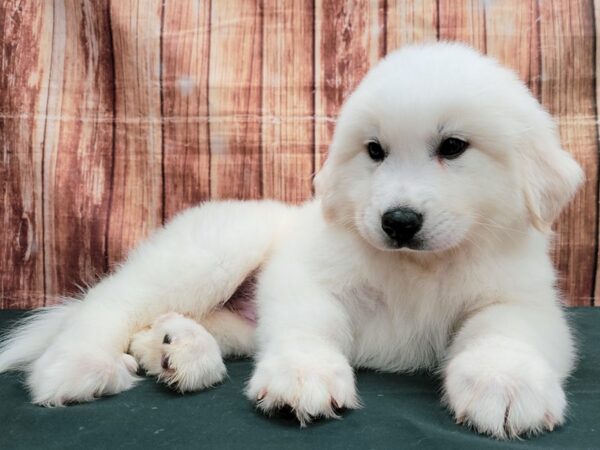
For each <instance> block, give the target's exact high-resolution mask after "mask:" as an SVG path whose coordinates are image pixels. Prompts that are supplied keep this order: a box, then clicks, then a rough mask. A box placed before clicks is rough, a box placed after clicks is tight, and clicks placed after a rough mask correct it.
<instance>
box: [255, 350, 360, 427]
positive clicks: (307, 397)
mask: <svg viewBox="0 0 600 450" xmlns="http://www.w3.org/2000/svg"><path fill="white" fill-rule="evenodd" d="M247 395H248V398H249V399H250V400H252V401H256V402H257V406H258V408H260V409H261V410H262V411H263V412H265V413H267V414H270V413H273V412H275V411H277V410H279V409H281V408H284V407H286V406H287V407H290V408H291V409H292V411H293V412H294V414H295V415H296V417H297V418H298V420H299V421H300V424H301V425H302V426H304V425H306V424H307V423H308V422H310V421H311V419H313V418H317V417H337V413H336V410H338V409H342V408H351V409H353V408H358V407H359V401H358V397H357V394H356V387H355V384H354V373H353V371H352V368H351V367H350V365H349V364H348V362H347V361H346V359H345V358H344V357H343V356H342V355H341V354H339V353H336V352H333V351H332V352H329V351H316V352H310V353H305V352H294V351H285V352H283V351H282V352H280V353H276V354H271V355H266V356H265V357H263V358H262V359H261V360H260V361H259V362H258V364H257V366H256V370H255V372H254V375H253V376H252V379H251V380H250V382H249V385H248V389H247Z"/></svg>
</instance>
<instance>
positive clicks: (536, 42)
mask: <svg viewBox="0 0 600 450" xmlns="http://www.w3.org/2000/svg"><path fill="white" fill-rule="evenodd" d="M538 17H539V7H538V1H537V0H505V1H502V2H489V5H488V7H487V8H486V9H485V30H486V51H487V54H488V55H490V56H493V57H494V58H496V59H497V60H498V61H499V62H500V63H501V64H503V65H505V66H507V67H510V68H511V69H513V70H514V71H515V72H516V73H517V74H518V75H519V78H520V79H521V80H523V81H524V82H525V83H527V86H528V87H529V89H530V90H531V91H532V92H533V94H534V95H535V96H536V97H537V98H538V99H539V98H540V81H541V72H540V71H541V68H540V30H539V20H538Z"/></svg>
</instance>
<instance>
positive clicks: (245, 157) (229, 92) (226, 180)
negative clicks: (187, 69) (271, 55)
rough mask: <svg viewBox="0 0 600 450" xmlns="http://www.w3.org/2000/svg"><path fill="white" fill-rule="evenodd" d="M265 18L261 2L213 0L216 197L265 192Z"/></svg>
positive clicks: (211, 76) (212, 102)
mask: <svg viewBox="0 0 600 450" xmlns="http://www.w3.org/2000/svg"><path fill="white" fill-rule="evenodd" d="M234 11H235V14H232V12H234ZM262 22H263V9H262V2H259V1H253V0H246V1H236V0H219V1H213V2H212V3H211V21H210V26H211V30H210V70H209V83H210V89H209V92H208V104H209V114H210V155H211V160H210V176H211V197H212V198H249V199H250V198H260V197H261V195H262V181H261V179H262V173H261V149H260V120H261V84H262V72H261V70H262V69H261V67H262V40H263V35H262V27H263V24H262Z"/></svg>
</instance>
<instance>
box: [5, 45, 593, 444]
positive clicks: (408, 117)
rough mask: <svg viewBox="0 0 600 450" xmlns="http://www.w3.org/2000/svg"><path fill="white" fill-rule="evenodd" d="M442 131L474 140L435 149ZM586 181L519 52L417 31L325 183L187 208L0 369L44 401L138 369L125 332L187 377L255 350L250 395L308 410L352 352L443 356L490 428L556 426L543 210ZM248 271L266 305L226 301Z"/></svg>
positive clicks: (178, 380) (332, 158)
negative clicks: (298, 198)
mask: <svg viewBox="0 0 600 450" xmlns="http://www.w3.org/2000/svg"><path fill="white" fill-rule="evenodd" d="M448 137H458V138H461V139H463V140H466V141H468V142H469V148H468V149H467V150H466V151H465V153H464V154H462V155H461V156H460V157H458V158H456V159H453V160H444V159H441V158H439V157H438V156H437V154H436V149H437V148H438V146H439V144H440V142H441V141H442V140H443V139H445V138H448ZM373 139H376V140H377V141H379V142H380V143H381V145H382V147H384V148H385V150H386V153H387V157H386V159H385V160H383V161H381V162H376V161H373V160H372V159H370V158H369V156H368V154H367V151H366V149H365V145H366V143H367V142H369V141H370V140H373ZM581 181H582V171H581V169H580V167H579V166H578V165H577V164H576V163H575V161H574V160H573V159H572V158H571V156H570V155H569V154H568V153H567V152H565V151H563V150H562V148H561V145H560V143H559V139H558V136H557V132H556V129H555V126H554V124H553V122H552V120H551V118H550V117H549V115H548V114H547V113H546V112H545V111H544V110H543V109H542V108H541V106H540V105H539V104H538V102H537V101H536V100H535V99H534V97H533V96H532V95H531V94H530V92H529V91H528V90H527V89H526V87H525V86H524V85H523V84H522V83H521V82H520V81H519V80H518V79H517V77H516V76H515V75H514V74H513V73H512V72H510V71H508V70H506V69H504V68H502V67H500V66H499V65H498V64H497V63H496V62H495V61H493V60H492V59H489V58H486V57H483V56H481V55H480V54H478V53H476V52H475V51H474V50H472V49H469V48H466V47H464V46H460V45H456V44H434V45H423V46H412V47H406V48H404V49H402V50H400V51H397V52H395V53H392V54H390V55H389V56H388V57H387V58H385V60H383V61H382V62H381V63H380V64H378V65H377V66H376V67H375V68H374V69H373V70H372V71H371V72H370V73H369V74H368V75H367V76H366V78H365V79H364V80H363V81H362V83H361V84H360V85H359V87H358V88H357V90H356V91H355V92H354V93H353V94H352V95H351V96H350V98H349V99H348V100H347V102H346V103H345V105H344V106H343V108H342V111H341V114H340V117H339V121H338V123H337V128H336V131H335V135H334V138H333V142H332V145H331V149H330V153H329V156H328V159H327V161H326V163H325V165H324V167H323V168H322V170H321V171H320V173H319V175H318V176H317V178H316V190H317V199H315V200H313V201H311V202H308V203H306V204H304V205H301V206H288V205H284V204H281V203H277V202H272V201H261V202H239V201H229V202H211V203H206V204H204V205H201V206H198V207H196V208H192V209H189V210H187V211H185V212H184V213H182V214H181V215H179V216H178V217H177V218H175V219H174V220H173V221H172V222H171V223H169V224H168V225H167V226H166V227H164V229H161V230H159V231H157V232H156V233H155V234H154V235H153V236H152V237H151V238H150V239H148V240H147V241H146V242H144V243H143V244H141V245H140V246H139V247H138V248H137V249H136V250H135V251H134V252H133V253H132V254H131V255H130V256H129V258H128V260H127V261H126V263H125V264H124V265H123V266H122V267H121V268H120V269H119V270H118V271H116V272H115V273H114V274H112V275H110V276H108V277H106V278H105V279H104V280H102V281H101V282H100V283H99V284H97V285H96V286H95V287H93V288H92V289H90V290H89V291H88V292H87V294H86V295H85V298H84V299H83V301H78V302H73V303H66V304H64V305H61V306H58V307H54V308H50V309H46V310H44V311H42V312H40V313H37V314H36V315H34V316H33V318H30V319H28V320H27V321H26V322H25V323H24V324H22V326H21V327H19V328H16V329H15V330H13V331H12V332H11V333H9V334H8V338H7V339H6V340H5V341H4V343H3V345H2V350H1V352H0V370H2V371H3V370H9V369H14V368H20V369H23V370H25V371H26V372H27V374H28V375H27V385H28V387H29V389H30V391H31V395H32V398H33V401H34V402H35V403H39V404H43V405H53V406H56V405H63V404H66V403H69V402H80V401H87V400H92V399H93V398H95V397H97V396H100V395H106V394H114V393H117V392H119V391H122V390H125V389H128V388H130V387H131V386H133V384H134V382H135V380H136V378H135V375H134V372H135V369H136V366H137V365H136V363H135V361H132V358H131V356H129V355H128V354H127V352H128V349H129V347H130V345H131V348H130V349H129V350H130V352H131V353H132V354H133V355H134V356H135V358H136V360H137V362H139V363H141V365H142V366H143V367H144V368H146V370H148V372H149V373H152V374H155V375H157V376H159V378H161V379H163V380H165V381H166V382H168V383H171V384H175V385H176V386H177V387H178V388H179V389H180V390H184V391H185V390H195V389H201V388H204V387H207V386H210V385H212V384H214V383H216V382H218V381H219V380H221V379H222V378H223V376H224V375H225V368H224V366H223V363H222V359H221V358H222V356H226V355H231V354H241V355H255V356H256V360H257V363H256V368H255V371H254V374H253V376H252V378H251V380H250V381H249V383H248V389H247V395H248V398H250V400H252V401H255V402H257V405H258V406H259V407H260V408H261V409H262V410H264V411H265V412H267V413H270V412H272V411H274V410H275V409H277V408H279V407H282V406H285V405H288V406H290V407H291V408H292V409H293V411H295V413H296V415H297V416H298V418H299V419H300V421H301V422H302V423H306V422H308V421H309V420H311V419H312V418H314V417H319V416H325V417H332V416H335V415H336V414H337V411H338V410H339V409H340V408H344V407H346V408H356V407H358V406H359V400H358V394H357V392H356V387H355V382H354V374H353V368H356V367H364V368H372V369H377V370H387V371H412V370H415V369H421V368H426V369H436V370H439V371H440V373H441V374H442V376H443V379H444V395H443V400H444V402H445V403H446V404H447V405H448V408H449V409H450V411H451V412H452V413H453V414H454V415H455V417H456V419H457V421H459V422H463V423H465V424H468V425H470V426H472V427H473V428H475V429H476V430H478V431H479V432H481V433H486V434H489V435H492V436H494V437H497V438H508V437H515V436H519V435H524V434H530V433H537V432H540V431H542V430H551V429H552V428H554V427H555V426H557V425H560V424H561V423H563V421H564V418H565V408H566V401H565V395H564V392H563V388H562V385H563V383H564V381H565V378H566V377H567V376H568V375H569V372H570V371H571V370H572V367H573V361H574V350H573V341H572V337H571V333H570V332H569V328H568V326H567V323H566V321H565V318H564V315H563V312H562V311H561V307H560V299H559V295H558V293H557V291H556V289H555V281H556V275H555V271H554V269H553V267H552V265H551V261H550V258H549V256H548V250H549V243H550V236H551V235H550V233H549V227H550V224H551V223H552V221H554V220H555V219H556V217H557V216H558V214H559V212H560V211H561V210H562V209H563V207H564V206H565V204H566V203H567V202H568V201H569V200H570V198H571V197H572V196H573V194H574V193H575V191H576V189H577V187H578V186H579V184H580V183H581ZM398 206H408V207H411V208H413V209H416V210H418V211H419V212H420V213H421V214H422V215H423V217H424V223H423V228H422V230H421V231H420V232H419V238H420V245H419V247H418V248H415V249H413V250H411V249H407V248H401V249H396V248H395V247H394V246H393V245H392V244H391V243H390V242H389V238H388V237H387V235H386V234H385V233H384V232H383V231H382V225H381V217H382V214H383V213H384V212H385V211H386V210H388V209H390V208H394V207H398ZM254 278H255V279H256V283H257V285H256V292H255V296H254V297H253V298H254V300H253V302H254V305H255V308H256V312H257V317H258V320H257V323H254V321H253V320H248V318H249V317H251V316H252V315H251V314H248V313H244V314H240V311H241V310H244V311H247V308H246V307H244V308H242V309H240V308H239V307H238V306H236V307H223V306H224V305H226V303H227V301H228V299H230V298H231V297H232V296H234V294H235V293H236V292H238V293H239V289H238V288H239V287H240V286H241V285H242V284H243V283H244V280H246V281H247V280H249V279H254ZM246 301H248V300H246ZM251 301H252V300H251ZM246 306H247V305H246ZM169 313H170V314H169ZM172 313H178V314H172ZM165 314H166V316H164V315H165ZM180 314H181V315H185V316H187V318H185V317H182V316H181V315H180ZM190 318H191V319H194V320H189V319H190ZM166 336H167V337H166ZM132 338H133V339H132Z"/></svg>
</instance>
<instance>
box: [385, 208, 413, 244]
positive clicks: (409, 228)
mask: <svg viewBox="0 0 600 450" xmlns="http://www.w3.org/2000/svg"><path fill="white" fill-rule="evenodd" d="M422 226H423V215H422V214H419V213H418V212H417V211H415V210H414V209H411V208H395V209H390V210H388V211H386V212H385V213H384V214H383V216H381V228H382V229H383V231H385V234H387V235H388V236H389V237H390V238H391V239H392V240H393V241H394V242H395V243H396V245H397V246H398V247H404V246H407V245H408V244H409V242H410V241H411V239H413V238H414V236H415V234H417V233H418V232H419V230H420V229H421V227H422Z"/></svg>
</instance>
